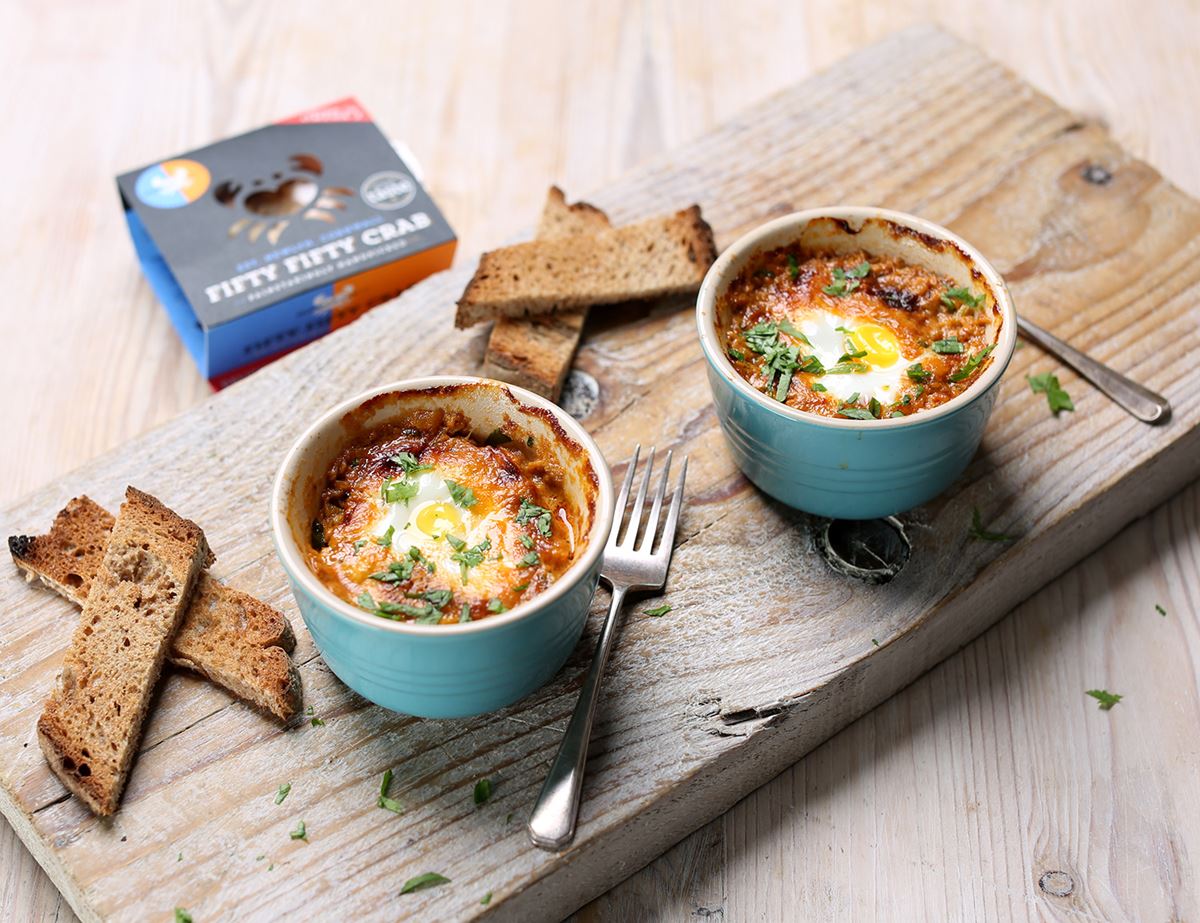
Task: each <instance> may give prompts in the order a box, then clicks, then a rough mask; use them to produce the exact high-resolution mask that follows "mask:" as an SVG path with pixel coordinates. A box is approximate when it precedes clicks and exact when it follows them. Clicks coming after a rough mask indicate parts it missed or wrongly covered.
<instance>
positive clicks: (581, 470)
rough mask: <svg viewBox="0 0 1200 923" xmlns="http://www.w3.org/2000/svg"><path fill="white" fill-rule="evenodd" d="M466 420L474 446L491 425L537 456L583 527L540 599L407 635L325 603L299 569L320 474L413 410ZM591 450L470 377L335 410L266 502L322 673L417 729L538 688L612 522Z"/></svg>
mask: <svg viewBox="0 0 1200 923" xmlns="http://www.w3.org/2000/svg"><path fill="white" fill-rule="evenodd" d="M438 407H440V408H444V409H447V410H450V409H453V410H460V411H462V412H463V413H464V414H466V416H467V418H468V419H469V420H470V421H471V423H472V425H473V426H474V428H475V429H476V431H477V432H478V433H480V435H481V436H486V435H487V434H488V433H491V432H493V431H494V430H496V429H497V428H499V427H500V426H501V425H502V424H506V423H507V424H510V425H511V424H514V423H515V424H516V425H517V426H518V427H520V428H521V430H522V431H524V432H526V433H528V434H529V435H532V436H533V437H535V438H536V439H538V440H539V441H540V442H541V444H542V445H544V446H549V447H550V450H551V451H552V452H553V453H554V455H555V458H556V461H558V463H559V464H560V465H561V466H562V468H563V470H564V471H565V472H566V491H567V495H568V497H569V498H570V499H571V501H572V502H573V503H574V505H575V506H576V507H577V509H579V510H580V516H581V517H583V520H584V521H583V522H581V528H580V532H581V533H582V534H583V539H584V540H583V541H581V542H579V543H578V545H577V549H576V555H575V560H574V562H573V563H572V565H571V567H570V568H569V569H568V570H567V571H566V572H565V573H563V575H562V576H561V577H560V578H559V579H558V580H557V581H556V582H555V583H554V585H553V586H551V587H550V588H549V589H548V590H546V591H545V592H544V593H541V594H540V595H538V596H536V597H534V598H533V599H531V600H529V601H527V602H524V603H522V604H521V605H519V606H516V607H514V608H513V609H512V610H510V611H508V612H504V613H501V614H499V615H492V616H489V617H488V618H485V619H480V620H478V621H475V622H469V623H467V624H463V625H459V624H453V625H416V624H408V623H403V622H394V621H391V620H389V619H384V618H380V617H379V616H376V615H372V614H371V613H369V612H366V611H364V610H362V609H360V608H358V607H357V606H353V605H351V604H350V603H348V602H346V601H344V600H342V599H340V598H338V597H337V596H335V595H334V594H333V593H332V592H331V591H330V590H329V589H328V588H326V587H325V586H324V585H323V584H322V583H321V581H320V580H318V579H317V577H316V576H315V575H314V574H313V573H312V571H311V570H309V568H308V565H307V563H306V562H305V557H304V552H303V550H302V549H303V547H304V544H303V543H304V542H305V541H306V540H307V538H306V537H307V536H308V535H309V530H310V526H311V523H312V519H313V515H314V513H315V511H316V509H317V504H318V502H319V501H318V498H319V494H320V489H321V486H322V485H323V483H324V480H325V472H326V470H327V468H328V466H329V464H330V463H331V462H332V460H333V459H334V458H335V457H336V456H337V454H338V452H339V451H340V450H341V449H342V448H343V447H344V446H345V443H346V442H347V441H348V439H349V438H350V437H351V435H352V434H354V433H358V432H362V431H364V430H366V429H370V428H374V427H376V426H379V425H381V424H383V423H386V422H389V421H392V420H396V419H400V418H402V417H403V416H404V415H406V414H407V413H409V412H411V411H412V410H415V409H423V408H438ZM612 507H613V491H612V479H611V477H610V475H609V471H608V466H607V465H606V464H605V462H604V458H603V456H602V455H601V454H600V450H599V449H598V448H597V447H596V444H595V442H593V441H592V439H591V437H590V436H589V435H588V434H587V432H586V431H585V430H584V429H583V427H581V426H580V425H579V423H577V422H576V421H575V420H574V419H572V418H571V417H570V416H569V415H568V414H567V413H565V412H564V411H563V410H561V409H559V408H558V407H556V406H554V405H553V404H551V403H550V402H549V401H546V400H543V399H542V398H540V397H538V396H537V395H535V394H531V393H530V392H528V391H525V390H523V389H520V388H515V387H512V386H509V385H506V384H502V383H500V382H496V381H489V380H487V379H481V378H465V377H438V378H421V379H413V380H410V381H403V382H398V383H396V384H393V385H387V386H385V387H382V388H376V389H374V390H373V391H369V392H367V393H366V394H362V395H360V396H358V397H356V398H353V399H352V400H349V401H346V402H345V403H344V404H341V405H340V406H338V407H335V408H334V409H333V410H331V411H329V412H328V413H327V414H325V416H323V417H322V418H321V419H319V420H318V421H317V422H316V423H314V424H313V425H312V426H311V427H310V428H309V429H308V430H307V431H306V432H305V433H304V434H303V435H302V436H301V437H300V438H299V439H298V440H297V441H296V443H295V445H294V446H293V447H292V448H291V450H290V451H289V452H288V454H287V457H286V458H285V459H284V461H283V464H282V465H280V468H279V473H278V474H277V475H276V478H275V486H274V489H273V491H272V497H271V528H272V532H273V534H274V538H275V548H276V551H277V552H278V555H279V560H280V561H281V562H282V564H283V569H284V570H285V571H286V572H287V576H288V579H289V581H290V582H291V585H292V591H293V593H294V594H295V597H296V602H297V603H298V604H299V606H300V613H301V615H302V616H303V617H304V624H305V625H307V626H308V630H309V632H311V634H312V637H313V641H314V642H315V643H316V646H317V649H318V650H320V652H321V655H322V656H323V657H324V658H325V662H326V663H327V664H328V665H329V668H330V669H331V670H332V671H333V672H334V673H335V674H336V675H337V677H338V678H339V679H340V680H341V681H342V682H344V683H345V684H346V685H347V686H349V687H350V688H351V689H353V690H354V691H355V692H357V693H359V694H360V695H362V696H363V697H365V698H367V699H370V700H371V701H372V702H374V703H376V704H377V705H382V706H383V707H384V708H390V709H392V710H393V711H398V712H404V713H406V714H410V715H417V716H419V717H423V718H459V717H466V716H469V715H478V714H482V713H484V712H489V711H494V710H496V709H498V708H502V707H504V706H505V705H509V704H511V703H512V702H515V701H517V700H518V699H520V698H522V697H523V696H525V695H528V694H529V693H530V692H532V691H533V690H535V689H537V688H538V687H539V686H541V685H543V684H544V683H546V682H547V681H548V680H549V679H550V678H551V677H552V676H553V675H554V674H555V673H556V672H558V670H559V668H560V667H561V666H562V665H563V663H564V662H565V661H566V659H567V656H568V655H569V654H570V653H571V650H572V649H573V648H574V647H575V645H576V643H577V642H578V641H579V637H580V635H581V633H582V632H583V626H584V622H585V621H586V620H587V614H588V608H589V606H590V604H591V600H592V595H593V594H594V593H595V590H596V584H597V581H598V580H599V576H600V559H601V555H602V553H603V550H604V543H605V541H606V540H607V538H608V531H609V528H610V527H611V525H612V515H613V509H612Z"/></svg>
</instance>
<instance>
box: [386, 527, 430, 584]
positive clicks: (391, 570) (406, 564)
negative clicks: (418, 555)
mask: <svg viewBox="0 0 1200 923" xmlns="http://www.w3.org/2000/svg"><path fill="white" fill-rule="evenodd" d="M448 537H449V536H447V538H448ZM414 563H415V562H414V561H413V560H412V559H411V558H409V559H405V560H402V561H393V562H392V563H391V564H389V565H388V569H387V570H384V571H379V572H378V573H375V574H371V579H372V580H378V581H379V582H380V583H400V582H401V581H404V580H410V579H412V572H413V564H414Z"/></svg>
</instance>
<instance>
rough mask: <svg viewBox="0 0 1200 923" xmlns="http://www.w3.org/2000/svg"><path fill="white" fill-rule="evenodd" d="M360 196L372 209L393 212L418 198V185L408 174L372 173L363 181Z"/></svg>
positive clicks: (391, 172)
mask: <svg viewBox="0 0 1200 923" xmlns="http://www.w3.org/2000/svg"><path fill="white" fill-rule="evenodd" d="M358 194H359V195H360V196H362V200H363V201H364V202H366V203H367V204H368V205H370V206H371V207H372V208H382V209H385V210H387V211H392V210H393V209H396V208H403V207H404V206H405V205H407V204H408V203H409V202H411V201H412V200H413V199H414V198H416V195H417V184H416V183H415V182H414V181H413V178H412V177H411V176H409V175H408V174H407V173H401V172H399V171H398V170H384V171H383V172H381V173H372V174H371V175H370V176H368V177H367V178H366V179H365V180H363V182H362V186H361V187H360V188H359V190H358Z"/></svg>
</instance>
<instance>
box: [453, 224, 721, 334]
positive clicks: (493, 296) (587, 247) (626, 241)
mask: <svg viewBox="0 0 1200 923" xmlns="http://www.w3.org/2000/svg"><path fill="white" fill-rule="evenodd" d="M716 257H717V249H716V245H715V244H714V243H713V234H712V228H710V227H709V226H708V224H707V223H705V221H704V219H703V218H702V217H700V207H699V206H698V205H693V206H692V207H691V208H688V209H684V210H683V211H681V212H676V213H675V214H674V215H670V216H668V217H662V218H651V219H649V220H648V221H642V222H639V223H638V224H630V225H626V226H625V227H620V228H613V229H612V230H608V231H600V232H598V233H596V234H588V235H586V236H581V235H573V236H571V237H560V238H554V239H551V240H535V241H530V242H529V243H524V244H516V245H514V246H512V247H505V248H503V249H501V250H492V251H490V252H488V253H485V254H483V256H482V257H480V259H479V267H478V268H477V269H476V270H475V275H474V276H473V277H472V278H471V281H470V283H468V285H467V288H466V291H464V292H463V295H462V298H461V299H459V302H458V311H457V313H456V315H455V319H454V323H455V325H456V326H458V327H470V326H472V325H473V324H477V323H479V322H480V321H484V320H491V319H495V318H499V317H526V316H528V315H531V314H542V313H545V312H546V311H553V310H562V309H567V308H577V307H584V306H585V305H593V304H606V303H612V302H618V301H633V300H637V299H645V298H658V297H662V296H664V295H681V294H685V293H688V292H694V291H696V290H697V289H698V288H699V287H700V283H701V281H703V279H704V274H705V272H707V271H708V267H709V266H710V265H712V261H713V260H715V259H716Z"/></svg>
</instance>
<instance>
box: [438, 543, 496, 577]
mask: <svg viewBox="0 0 1200 923" xmlns="http://www.w3.org/2000/svg"><path fill="white" fill-rule="evenodd" d="M446 538H447V539H453V541H452V542H451V543H450V544H451V545H453V546H454V549H455V550H454V554H452V555H450V560H451V561H456V562H457V563H458V566H459V575H460V576H461V577H462V582H463V583H466V582H467V572H468V571H469V570H470V569H471V568H472V567H478V566H479V565H480V564H482V563H483V561H484V558H485V557H487V553H488V550H489V549H490V548H491V547H492V540H491V539H488V538H485V539H484V540H483V541H482V542H480V543H479V544H478V545H476V546H475V547H474V548H467V543H466V542H464V541H463V540H462V539H461V538H458V536H455V535H447V536H446Z"/></svg>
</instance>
